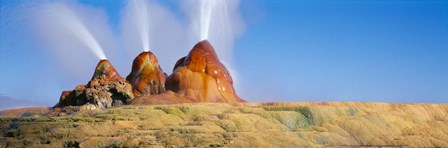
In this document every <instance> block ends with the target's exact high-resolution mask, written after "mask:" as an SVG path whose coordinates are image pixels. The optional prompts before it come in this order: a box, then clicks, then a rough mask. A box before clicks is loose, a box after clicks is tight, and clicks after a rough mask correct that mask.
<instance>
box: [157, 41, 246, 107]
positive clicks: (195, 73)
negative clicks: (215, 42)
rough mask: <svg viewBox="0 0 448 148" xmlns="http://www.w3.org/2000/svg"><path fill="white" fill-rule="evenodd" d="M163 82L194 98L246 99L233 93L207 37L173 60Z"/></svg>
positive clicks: (183, 94)
mask: <svg viewBox="0 0 448 148" xmlns="http://www.w3.org/2000/svg"><path fill="white" fill-rule="evenodd" d="M165 86H166V89H167V90H171V91H173V92H176V93H177V94H180V95H181V96H185V97H188V98H193V100H194V102H245V101H244V100H242V99H241V98H240V97H238V95H237V94H236V92H235V90H234V88H233V80H232V77H231V76H230V74H229V72H228V71H227V69H226V68H225V67H224V65H223V64H222V63H221V62H220V61H219V59H218V56H217V55H216V53H215V50H214V48H213V47H212V45H211V44H210V43H209V42H208V41H207V40H204V41H201V42H199V43H197V44H196V45H195V46H194V47H193V49H192V50H191V51H190V53H189V54H188V56H186V57H183V58H181V59H179V60H178V61H177V62H176V65H175V66H174V71H173V74H171V75H170V76H169V77H168V78H167V80H166V83H165Z"/></svg>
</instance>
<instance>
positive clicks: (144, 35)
mask: <svg viewBox="0 0 448 148" xmlns="http://www.w3.org/2000/svg"><path fill="white" fill-rule="evenodd" d="M127 7H128V8H127V9H126V10H127V11H128V12H127V13H129V14H130V15H131V16H133V17H135V18H136V19H134V20H135V22H134V24H135V25H136V26H135V27H136V28H137V30H138V34H139V36H140V41H141V44H142V48H143V51H149V49H150V46H149V33H150V32H149V25H150V23H149V11H148V4H147V3H146V1H144V0H132V1H129V3H128V5H127Z"/></svg>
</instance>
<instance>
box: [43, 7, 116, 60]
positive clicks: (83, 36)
mask: <svg viewBox="0 0 448 148" xmlns="http://www.w3.org/2000/svg"><path fill="white" fill-rule="evenodd" d="M42 11H43V13H42V14H44V16H43V17H51V19H50V20H57V21H54V22H53V23H55V24H53V25H56V26H63V27H66V28H65V31H66V32H67V33H69V34H70V35H72V36H74V37H75V38H76V39H78V40H79V41H81V42H82V43H83V44H85V45H86V46H87V47H88V48H89V49H90V50H91V51H92V52H93V53H94V54H95V55H96V56H97V57H98V58H99V59H101V60H104V59H107V57H106V54H104V51H103V49H102V48H101V46H100V44H99V43H98V41H97V40H96V39H95V37H94V36H93V35H92V34H91V33H90V31H89V30H88V29H87V28H86V26H85V25H84V24H83V22H82V21H81V20H80V19H79V18H78V16H77V15H76V14H75V13H74V12H73V10H71V9H70V8H69V7H68V6H66V5H64V4H63V3H55V4H49V5H46V7H45V8H43V9H42Z"/></svg>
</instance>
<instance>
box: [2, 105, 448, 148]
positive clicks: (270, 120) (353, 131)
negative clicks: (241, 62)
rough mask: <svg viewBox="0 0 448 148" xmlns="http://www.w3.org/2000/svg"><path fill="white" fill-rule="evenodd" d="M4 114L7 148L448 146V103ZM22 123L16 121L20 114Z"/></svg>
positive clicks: (148, 107)
mask: <svg viewBox="0 0 448 148" xmlns="http://www.w3.org/2000/svg"><path fill="white" fill-rule="evenodd" d="M22 111H25V110H21V111H17V110H16V111H13V112H12V111H9V114H6V113H5V112H2V113H0V115H7V116H3V117H1V118H0V131H1V132H2V133H0V147H10V146H14V147H23V146H34V147H61V146H80V147H328V146H334V147H372V146H374V147H377V146H385V147H400V146H404V147H448V140H447V139H448V104H388V103H351V102H347V103H344V102H342V103H234V104H205V103H203V104H177V105H144V106H122V107H116V108H110V109H104V110H93V111H82V112H73V113H70V112H69V113H67V114H61V116H53V117H48V116H47V115H48V114H47V113H46V111H45V109H42V108H41V109H40V110H38V111H28V112H26V111H25V112H22ZM14 115H15V116H22V117H12V116H14Z"/></svg>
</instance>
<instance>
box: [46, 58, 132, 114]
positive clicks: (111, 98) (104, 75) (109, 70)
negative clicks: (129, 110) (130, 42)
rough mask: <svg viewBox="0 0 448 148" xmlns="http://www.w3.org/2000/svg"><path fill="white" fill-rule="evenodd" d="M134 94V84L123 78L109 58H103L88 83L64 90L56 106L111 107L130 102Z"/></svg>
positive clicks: (83, 108) (90, 108) (84, 108)
mask: <svg viewBox="0 0 448 148" xmlns="http://www.w3.org/2000/svg"><path fill="white" fill-rule="evenodd" d="M133 98H134V95H133V93H132V86H131V85H130V84H129V83H128V82H127V81H126V79H124V78H122V77H121V76H120V75H119V74H118V72H117V71H116V70H115V68H114V67H113V66H112V65H111V64H110V62H109V61H107V60H101V61H100V62H99V63H98V65H97V67H96V68H95V73H94V75H93V76H92V79H91V80H90V81H89V83H87V85H78V86H77V87H76V88H75V89H74V90H72V91H64V92H62V94H61V97H60V100H59V103H58V104H56V105H55V108H63V107H68V106H80V110H92V109H97V108H109V107H112V106H118V105H124V104H129V103H130V102H131V101H132V99H133Z"/></svg>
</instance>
